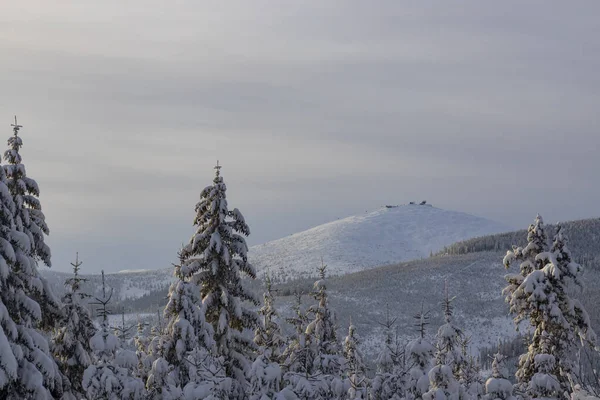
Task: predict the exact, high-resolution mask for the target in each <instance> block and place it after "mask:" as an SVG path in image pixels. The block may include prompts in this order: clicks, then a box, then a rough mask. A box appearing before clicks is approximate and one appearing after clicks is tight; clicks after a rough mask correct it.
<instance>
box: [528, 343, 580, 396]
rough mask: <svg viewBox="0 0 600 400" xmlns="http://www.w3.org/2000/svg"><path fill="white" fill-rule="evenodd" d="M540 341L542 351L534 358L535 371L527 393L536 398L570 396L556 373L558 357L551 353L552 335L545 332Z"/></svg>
mask: <svg viewBox="0 0 600 400" xmlns="http://www.w3.org/2000/svg"><path fill="white" fill-rule="evenodd" d="M539 343H540V353H538V354H536V355H535V357H534V360H533V364H534V369H535V373H534V374H533V376H532V377H531V381H530V382H529V385H528V386H527V394H528V395H529V396H530V397H531V398H532V399H534V400H535V399H540V400H542V399H543V400H549V399H559V398H569V397H570V391H569V392H567V391H564V390H563V388H561V382H560V381H559V379H558V377H557V376H556V375H555V371H557V370H558V368H557V365H556V358H555V357H554V356H553V355H552V354H551V353H552V349H551V347H552V346H553V344H552V343H551V338H550V335H548V334H546V333H545V332H544V333H543V334H542V335H541V340H540V342H539ZM573 390H574V388H573Z"/></svg>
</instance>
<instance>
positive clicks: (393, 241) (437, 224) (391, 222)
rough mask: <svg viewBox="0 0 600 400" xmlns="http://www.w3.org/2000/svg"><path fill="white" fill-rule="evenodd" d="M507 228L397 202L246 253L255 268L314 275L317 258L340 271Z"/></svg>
mask: <svg viewBox="0 0 600 400" xmlns="http://www.w3.org/2000/svg"><path fill="white" fill-rule="evenodd" d="M505 231H510V228H508V227H506V226H504V225H502V224H500V223H497V222H494V221H490V220H488V219H485V218H480V217H475V216H473V215H469V214H465V213H462V212H456V211H448V210H442V209H440V208H436V207H431V206H428V205H427V206H421V205H403V206H399V207H395V208H385V207H384V208H381V209H378V210H376V211H373V212H370V213H365V214H363V215H356V216H352V217H348V218H344V219H340V220H338V221H334V222H330V223H327V224H324V225H320V226H317V227H314V228H312V229H309V230H307V231H304V232H300V233H296V234H293V235H291V236H288V237H285V238H282V239H279V240H275V241H272V242H268V243H265V244H262V245H258V246H254V247H252V248H251V249H250V253H249V259H250V261H251V262H252V263H253V264H254V266H255V267H256V268H257V270H258V271H259V272H264V271H266V270H269V271H270V273H271V274H273V275H275V276H279V275H284V276H285V277H286V278H296V277H307V276H311V275H315V271H316V268H317V266H319V265H320V263H321V258H323V261H324V262H325V263H326V264H327V266H328V272H329V273H330V274H333V275H342V274H346V273H351V272H357V271H361V270H365V269H368V268H373V267H376V266H381V265H387V264H393V263H397V262H401V261H409V260H414V259H420V258H423V257H428V256H429V254H430V252H434V253H435V252H437V251H439V250H441V249H443V248H444V246H447V245H450V244H452V243H455V242H457V241H460V240H464V239H467V238H473V237H477V236H484V235H489V234H492V233H499V232H505Z"/></svg>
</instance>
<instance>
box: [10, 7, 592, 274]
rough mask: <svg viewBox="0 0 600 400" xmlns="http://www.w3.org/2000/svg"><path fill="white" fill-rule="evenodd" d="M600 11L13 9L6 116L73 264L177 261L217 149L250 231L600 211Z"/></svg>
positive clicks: (514, 222) (63, 263)
mask: <svg viewBox="0 0 600 400" xmlns="http://www.w3.org/2000/svg"><path fill="white" fill-rule="evenodd" d="M599 14H600V3H599V2H597V1H580V2H576V3H573V2H559V1H541V0H538V1H534V0H532V1H527V2H522V1H502V2H482V1H478V0H472V1H457V2H448V1H442V0H439V1H427V2H424V1H396V0H390V1H388V0H378V1H376V2H367V1H359V0H343V1H342V0H339V1H337V0H325V1H323V0H304V1H279V0H253V1H246V0H238V1H227V2H222V1H198V0H195V1H171V2H166V1H156V0H144V1H141V0H131V1H126V2H123V1H117V0H105V1H101V2H100V1H96V0H94V1H91V0H78V1H63V0H61V1H56V2H47V1H42V0H40V1H31V0H22V1H18V2H2V3H1V4H0V54H1V60H2V62H0V127H1V126H4V132H5V136H6V138H7V139H8V137H9V136H10V135H11V128H10V124H11V123H12V119H13V115H15V114H16V115H18V117H19V123H20V124H22V125H23V126H24V127H23V129H22V130H21V135H22V138H23V141H24V147H23V149H22V156H23V162H24V164H25V165H26V167H27V172H28V176H30V177H32V178H34V179H36V180H37V182H38V183H39V185H40V189H41V195H40V199H41V202H42V206H43V210H44V212H45V214H46V220H47V222H48V224H49V226H50V230H51V234H50V236H49V238H48V243H49V244H50V246H51V248H52V252H53V268H54V269H56V270H59V271H67V270H70V265H69V262H70V261H71V260H72V259H73V258H74V255H75V252H76V251H78V252H79V254H80V258H81V259H82V260H83V261H84V265H83V269H84V271H87V272H99V271H100V270H101V269H105V270H106V271H118V270H122V269H155V268H163V267H168V266H170V263H171V262H174V261H175V258H176V253H177V250H178V249H179V247H180V246H181V245H182V244H183V243H184V242H187V241H188V240H189V238H190V236H191V234H192V233H193V226H192V221H193V217H194V205H195V204H196V202H197V201H198V199H199V193H200V191H201V190H202V189H203V188H204V187H205V186H207V185H209V184H210V183H211V181H212V178H213V175H214V170H213V166H214V165H215V163H216V161H217V160H219V162H220V164H221V165H223V169H222V173H223V176H224V178H225V181H226V183H227V185H228V200H229V204H230V206H231V207H237V208H239V209H240V210H241V211H242V213H243V214H244V216H245V218H246V220H247V222H248V223H249V225H250V228H251V231H252V233H251V235H250V237H249V238H248V243H249V244H250V245H254V244H259V243H263V242H266V241H269V240H273V239H277V238H280V237H283V236H286V235H289V234H292V233H294V232H298V231H301V230H304V229H307V228H310V227H312V226H315V225H318V224H321V223H324V222H328V221H331V220H335V219H337V218H341V217H345V216H348V215H352V214H358V213H364V212H365V210H373V209H376V208H378V207H380V206H382V205H384V204H399V203H400V204H401V203H407V202H409V201H412V200H423V199H426V200H428V201H429V202H430V203H432V204H433V205H435V206H438V207H440V208H446V209H451V210H458V211H463V212H467V213H471V214H474V215H479V216H483V217H486V218H489V219H494V220H497V221H500V222H503V223H505V224H506V225H507V226H509V227H511V228H525V227H527V225H528V224H529V223H530V221H532V220H533V218H534V217H535V215H536V213H540V214H542V215H543V216H544V217H545V219H546V221H548V222H556V221H563V220H571V219H579V218H588V217H598V216H600V211H599V210H598V207H599V205H600V189H599V188H598V171H600V157H598V154H597V152H598V149H599V148H600V113H599V106H600V74H599V73H598V71H600V24H598V20H597V16H598V15H599ZM2 121H3V122H2ZM2 124H4V125H2Z"/></svg>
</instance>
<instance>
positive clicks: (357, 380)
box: [343, 321, 368, 400]
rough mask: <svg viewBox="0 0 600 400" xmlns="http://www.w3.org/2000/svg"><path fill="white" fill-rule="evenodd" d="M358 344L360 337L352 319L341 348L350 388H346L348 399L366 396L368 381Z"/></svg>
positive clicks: (352, 399)
mask: <svg viewBox="0 0 600 400" xmlns="http://www.w3.org/2000/svg"><path fill="white" fill-rule="evenodd" d="M359 345H360V338H359V336H358V334H357V333H356V327H355V326H354V325H353V324H352V321H350V326H349V327H348V336H346V338H345V339H344V349H343V351H344V358H345V360H346V363H345V366H344V370H345V371H344V373H345V376H346V378H347V379H348V382H349V383H350V389H348V393H347V396H346V398H347V399H348V400H354V399H366V398H367V387H368V381H367V377H366V367H365V363H364V357H363V354H362V352H361V351H360V349H359Z"/></svg>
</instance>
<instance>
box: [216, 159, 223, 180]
mask: <svg viewBox="0 0 600 400" xmlns="http://www.w3.org/2000/svg"><path fill="white" fill-rule="evenodd" d="M221 168H223V166H222V165H219V160H217V165H215V170H216V171H217V172H216V173H217V176H219V175H221Z"/></svg>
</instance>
